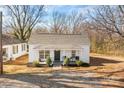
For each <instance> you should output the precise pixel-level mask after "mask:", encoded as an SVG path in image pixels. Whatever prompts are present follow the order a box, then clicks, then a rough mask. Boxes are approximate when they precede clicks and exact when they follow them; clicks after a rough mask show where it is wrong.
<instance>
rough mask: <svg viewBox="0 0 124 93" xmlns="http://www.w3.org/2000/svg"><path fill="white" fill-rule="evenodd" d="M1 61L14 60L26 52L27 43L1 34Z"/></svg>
mask: <svg viewBox="0 0 124 93" xmlns="http://www.w3.org/2000/svg"><path fill="white" fill-rule="evenodd" d="M2 42H3V61H4V62H5V61H8V60H15V59H16V58H18V57H20V56H22V55H25V54H27V44H26V43H22V42H21V41H20V40H18V39H16V38H14V37H13V36H10V35H5V34H3V36H2Z"/></svg>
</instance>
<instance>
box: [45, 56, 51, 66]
mask: <svg viewBox="0 0 124 93" xmlns="http://www.w3.org/2000/svg"><path fill="white" fill-rule="evenodd" d="M46 64H47V65H48V66H49V67H50V66H51V65H52V60H51V58H50V57H49V56H48V57H47V59H46Z"/></svg>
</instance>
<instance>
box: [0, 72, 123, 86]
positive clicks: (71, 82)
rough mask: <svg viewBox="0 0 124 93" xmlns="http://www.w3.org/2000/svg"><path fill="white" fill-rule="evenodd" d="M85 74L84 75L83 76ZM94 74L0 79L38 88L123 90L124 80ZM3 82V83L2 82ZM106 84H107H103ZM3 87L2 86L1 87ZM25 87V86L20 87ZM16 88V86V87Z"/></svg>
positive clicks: (36, 74)
mask: <svg viewBox="0 0 124 93" xmlns="http://www.w3.org/2000/svg"><path fill="white" fill-rule="evenodd" d="M83 74H84V75H83ZM93 74H94V73H90V72H81V73H79V74H77V72H76V73H70V74H69V73H66V72H60V71H56V72H52V73H46V74H42V73H33V74H29V73H25V74H4V75H2V76H0V78H4V79H5V80H6V79H10V80H11V82H10V83H11V85H12V84H13V82H12V80H17V81H21V82H27V83H30V85H31V84H33V85H36V86H38V87H41V88H43V87H47V88H49V87H53V88H57V87H60V88H63V87H66V88H75V87H76V88H78V87H82V88H83V87H89V88H90V87H119V88H122V87H124V85H123V84H122V83H124V80H123V79H108V78H107V77H94V75H93ZM0 82H1V81H0ZM103 82H105V83H103ZM0 86H1V85H0ZM20 86H22V87H23V85H20ZM15 87H16V86H15Z"/></svg>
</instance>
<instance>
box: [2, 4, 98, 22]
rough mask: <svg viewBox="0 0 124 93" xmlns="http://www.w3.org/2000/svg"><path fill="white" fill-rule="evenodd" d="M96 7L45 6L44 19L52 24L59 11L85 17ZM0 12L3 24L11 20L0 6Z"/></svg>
mask: <svg viewBox="0 0 124 93" xmlns="http://www.w3.org/2000/svg"><path fill="white" fill-rule="evenodd" d="M94 7H96V6H93V5H46V6H45V11H46V15H45V16H44V17H43V18H44V19H46V20H47V21H49V22H50V17H51V14H52V12H53V11H58V12H60V13H65V14H69V13H71V12H72V11H76V12H79V13H80V12H81V13H83V14H84V15H87V10H92V9H93V8H94ZM0 11H3V14H4V16H3V22H4V23H5V22H6V21H8V20H9V17H8V15H6V10H5V8H4V7H2V6H0Z"/></svg>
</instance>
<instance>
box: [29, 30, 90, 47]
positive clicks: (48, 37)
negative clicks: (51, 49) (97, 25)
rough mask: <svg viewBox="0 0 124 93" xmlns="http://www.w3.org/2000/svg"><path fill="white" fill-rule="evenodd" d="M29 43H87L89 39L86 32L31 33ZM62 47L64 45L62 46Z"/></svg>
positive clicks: (76, 44)
mask: <svg viewBox="0 0 124 93" xmlns="http://www.w3.org/2000/svg"><path fill="white" fill-rule="evenodd" d="M29 44H46V45H70V46H72V45H73V47H74V46H75V47H76V46H78V45H89V44H90V41H89V38H88V35H87V34H86V33H82V34H51V33H49V34H48V33H38V32H34V33H32V35H31V37H30V39H29ZM62 47H64V46H62Z"/></svg>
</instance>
